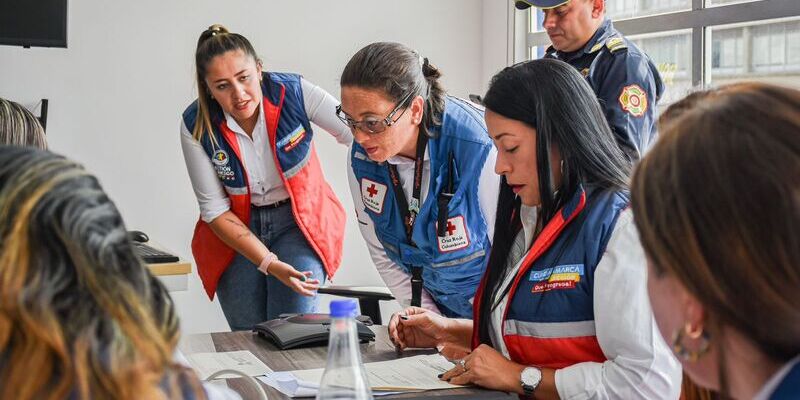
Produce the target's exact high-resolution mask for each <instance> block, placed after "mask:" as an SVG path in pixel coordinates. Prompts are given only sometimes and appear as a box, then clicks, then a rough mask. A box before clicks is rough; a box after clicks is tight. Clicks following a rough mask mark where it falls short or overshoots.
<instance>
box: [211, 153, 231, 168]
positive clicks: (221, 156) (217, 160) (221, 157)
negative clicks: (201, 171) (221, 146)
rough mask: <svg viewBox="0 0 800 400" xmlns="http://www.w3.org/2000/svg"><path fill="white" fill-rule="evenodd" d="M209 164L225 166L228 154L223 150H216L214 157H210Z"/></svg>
mask: <svg viewBox="0 0 800 400" xmlns="http://www.w3.org/2000/svg"><path fill="white" fill-rule="evenodd" d="M211 162H213V163H214V165H225V164H227V163H228V153H226V152H225V150H217V151H215V152H214V157H211Z"/></svg>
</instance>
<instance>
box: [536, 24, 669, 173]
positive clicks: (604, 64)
mask: <svg viewBox="0 0 800 400" xmlns="http://www.w3.org/2000/svg"><path fill="white" fill-rule="evenodd" d="M545 57H548V58H555V59H558V60H562V61H565V62H567V63H569V64H570V65H572V66H573V67H575V68H576V69H577V70H578V71H579V72H580V73H581V74H582V75H583V76H585V77H586V80H587V81H588V82H589V85H590V86H591V87H592V90H594V92H595V94H596V95H597V98H598V100H599V101H600V106H601V107H602V108H603V112H604V113H605V116H606V119H607V120H608V123H609V125H610V126H611V130H612V131H613V132H614V136H615V137H616V138H617V142H618V143H619V145H620V147H621V148H622V149H623V151H625V153H626V154H627V155H628V156H629V157H630V158H631V159H634V160H638V159H639V158H641V156H642V155H643V154H644V152H645V151H646V150H647V148H648V147H649V146H650V145H651V144H652V143H653V142H654V141H655V138H656V135H657V130H656V126H655V123H656V118H657V116H656V103H657V102H658V99H659V98H661V95H662V94H663V92H664V84H663V82H662V81H661V76H660V74H659V73H658V70H657V69H656V66H655V64H653V62H652V61H651V60H650V58H649V57H648V56H647V55H646V54H645V53H644V52H642V51H641V50H640V49H639V48H638V47H637V46H636V45H635V44H633V43H631V42H630V41H628V40H627V39H626V38H625V37H623V36H622V34H621V33H619V31H617V30H616V29H614V26H613V24H612V23H611V20H609V19H606V20H605V21H603V24H602V25H601V26H600V28H598V29H597V32H595V34H594V36H592V38H591V39H590V40H589V42H588V43H586V45H585V46H584V47H583V48H582V49H580V50H578V51H576V52H572V53H565V52H560V51H557V50H555V49H554V48H553V47H552V46H550V47H549V48H548V49H547V51H546V54H545Z"/></svg>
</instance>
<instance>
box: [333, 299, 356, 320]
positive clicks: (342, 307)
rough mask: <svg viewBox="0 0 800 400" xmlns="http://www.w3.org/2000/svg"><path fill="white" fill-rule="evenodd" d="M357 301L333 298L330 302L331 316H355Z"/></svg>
mask: <svg viewBox="0 0 800 400" xmlns="http://www.w3.org/2000/svg"><path fill="white" fill-rule="evenodd" d="M357 315H358V303H357V302H356V300H355V299H346V300H334V301H332V302H331V318H355V317H356V316H357Z"/></svg>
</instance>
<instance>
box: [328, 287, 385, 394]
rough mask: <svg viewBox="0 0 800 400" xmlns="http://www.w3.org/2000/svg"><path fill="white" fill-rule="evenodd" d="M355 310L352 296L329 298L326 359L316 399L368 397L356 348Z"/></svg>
mask: <svg viewBox="0 0 800 400" xmlns="http://www.w3.org/2000/svg"><path fill="white" fill-rule="evenodd" d="M357 313H358V303H356V301H355V300H354V299H348V300H335V301H332V302H331V328H330V329H331V331H330V332H331V334H330V339H329V341H328V363H327V364H326V365H325V372H324V373H323V374H322V381H321V382H320V385H319V392H318V393H317V400H331V399H358V400H365V399H370V400H371V399H372V390H371V389H370V386H369V382H368V381H367V374H366V372H365V371H364V364H362V363H361V351H360V350H359V348H358V334H357V332H356V321H355V317H356V314H357Z"/></svg>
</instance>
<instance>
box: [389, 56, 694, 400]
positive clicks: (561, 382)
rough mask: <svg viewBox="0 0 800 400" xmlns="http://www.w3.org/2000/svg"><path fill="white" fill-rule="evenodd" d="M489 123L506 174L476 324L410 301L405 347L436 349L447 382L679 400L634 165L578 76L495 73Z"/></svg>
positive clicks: (398, 339) (531, 66)
mask: <svg viewBox="0 0 800 400" xmlns="http://www.w3.org/2000/svg"><path fill="white" fill-rule="evenodd" d="M484 105H485V106H486V124H487V126H488V128H489V135H490V136H491V138H492V140H493V142H494V144H495V146H496V147H497V150H498V155H497V163H496V165H495V171H496V172H497V173H498V174H500V175H502V176H503V183H502V188H501V190H500V199H499V203H498V213H497V221H498V222H497V226H496V228H495V234H494V242H493V248H492V255H491V257H490V259H489V263H488V266H487V269H486V275H485V276H484V278H483V281H482V284H481V287H480V289H479V291H478V294H477V296H476V298H475V303H476V315H475V316H474V317H473V319H471V320H465V319H448V318H444V317H442V316H440V315H438V314H436V313H433V312H431V311H428V310H422V309H419V308H408V309H405V310H403V311H402V312H400V313H398V314H395V315H394V316H392V319H391V321H390V324H389V333H390V337H391V338H392V340H393V341H395V343H396V344H397V345H398V346H399V347H400V348H407V347H438V348H440V349H441V351H442V353H443V354H445V355H446V356H447V357H449V358H450V359H453V360H454V362H455V363H456V366H455V367H454V368H453V369H451V370H450V371H447V372H446V373H444V374H443V375H442V376H441V379H445V380H449V381H450V382H451V383H455V384H470V383H471V384H476V385H480V386H483V387H487V388H490V389H496V390H503V391H508V392H515V393H518V394H520V395H523V396H526V397H535V398H537V399H558V398H561V399H676V398H678V396H679V392H680V385H681V370H680V365H679V363H678V362H677V360H675V358H674V357H673V355H672V354H671V352H670V351H669V348H668V347H667V346H666V344H665V343H664V341H663V340H662V338H661V337H660V336H659V335H658V333H657V327H656V325H655V320H654V318H653V314H652V311H651V308H650V303H649V301H648V298H647V288H646V268H647V267H646V262H645V257H644V252H643V251H642V248H641V246H640V245H639V240H638V236H637V232H636V228H635V226H634V224H633V221H632V218H631V217H632V215H631V213H630V211H628V209H627V208H628V192H627V182H628V174H629V171H630V164H629V161H628V160H627V159H626V158H625V156H624V155H623V153H622V151H621V150H620V149H619V147H618V146H617V145H616V142H615V140H614V136H613V134H612V133H611V130H610V128H609V126H608V124H607V122H606V120H605V118H604V116H603V113H602V111H601V108H600V105H599V104H598V102H597V100H596V97H595V96H594V94H593V93H592V90H591V88H590V87H589V85H588V84H587V83H586V81H585V80H584V79H583V77H582V76H581V75H580V73H578V72H577V71H576V70H575V69H574V68H572V67H570V66H569V65H568V64H566V63H564V62H562V61H557V60H551V59H542V60H534V61H529V62H524V63H520V64H516V65H514V66H512V67H508V68H506V69H504V70H503V71H501V72H499V73H498V74H497V75H495V77H494V78H493V79H492V81H491V84H490V87H489V90H488V92H487V93H486V96H485V98H484Z"/></svg>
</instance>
